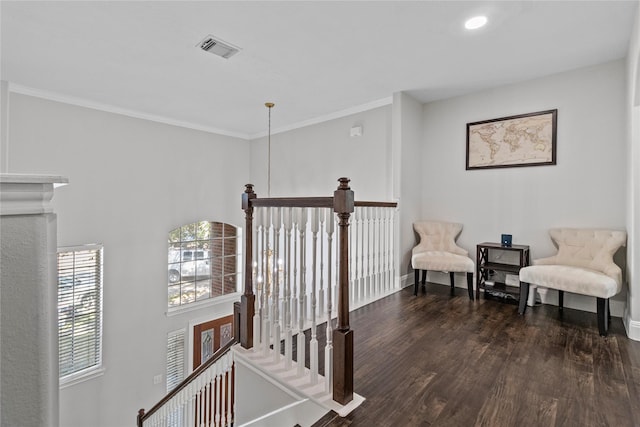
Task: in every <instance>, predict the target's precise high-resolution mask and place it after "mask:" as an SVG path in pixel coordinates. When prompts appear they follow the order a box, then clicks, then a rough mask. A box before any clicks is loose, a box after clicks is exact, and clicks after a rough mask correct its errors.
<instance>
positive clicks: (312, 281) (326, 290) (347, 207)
mask: <svg viewBox="0 0 640 427" xmlns="http://www.w3.org/2000/svg"><path fill="white" fill-rule="evenodd" d="M339 182H340V185H339V186H338V189H337V190H336V191H335V192H334V195H333V197H302V198H258V197H257V195H256V193H255V192H254V191H253V186H252V185H251V184H247V185H246V189H245V192H244V194H243V197H242V208H243V210H244V211H245V219H246V233H245V239H246V241H245V257H246V258H245V268H244V271H245V275H244V293H243V295H242V297H241V303H240V310H239V312H240V315H239V316H240V319H239V324H240V327H239V329H240V333H239V334H240V337H239V341H240V344H241V345H242V347H244V348H247V349H249V348H253V349H254V352H256V353H260V354H262V355H263V356H264V357H267V356H268V355H272V357H273V363H278V362H279V361H280V358H281V351H280V348H281V342H282V343H283V345H284V352H283V353H284V367H285V369H289V368H291V366H292V359H293V356H292V355H293V349H294V347H295V351H296V353H297V357H296V363H297V367H296V376H297V377H302V376H303V375H308V377H309V383H310V384H311V385H315V384H318V382H319V376H318V374H319V371H320V369H321V368H320V360H319V359H320V353H319V349H318V345H319V343H318V335H317V332H318V324H319V323H324V322H325V319H326V346H325V348H324V363H325V365H324V383H325V391H326V392H327V393H332V398H333V400H335V401H336V402H338V403H340V404H342V405H345V404H347V403H348V402H350V401H351V400H352V399H353V331H352V330H351V328H350V325H349V311H350V310H349V308H350V304H354V305H358V306H359V305H364V304H367V303H368V302H370V301H372V300H375V299H377V298H380V297H381V296H384V295H385V294H388V293H390V292H392V291H394V290H396V289H397V288H398V287H399V278H398V276H397V267H396V260H397V258H398V257H397V256H395V253H396V252H395V242H396V230H397V223H396V215H395V212H396V207H397V204H396V203H380V202H355V201H354V193H353V191H351V189H350V187H349V179H348V178H340V179H339ZM254 218H255V219H254ZM350 222H351V224H352V228H351V231H349V225H350ZM336 228H337V236H336V237H337V239H335V240H334V232H335V230H336ZM334 254H335V255H334ZM334 268H335V269H334ZM336 273H337V277H334V274H336ZM325 278H326V279H325ZM336 306H337V313H336V314H337V320H336V323H335V326H334V324H333V320H332V319H333V313H334V312H333V310H334V307H336ZM307 329H309V330H310V331H309V335H310V340H309V343H308V349H309V354H308V355H307V354H305V352H306V347H307V346H306V343H305V339H306V337H305V333H304V331H305V330H307ZM295 335H297V339H295V342H294V338H295ZM272 349H273V350H272ZM305 360H308V366H309V369H308V370H306V369H305Z"/></svg>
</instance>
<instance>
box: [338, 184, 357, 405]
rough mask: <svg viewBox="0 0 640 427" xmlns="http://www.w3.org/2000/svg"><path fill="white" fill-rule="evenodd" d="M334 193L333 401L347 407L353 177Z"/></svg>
mask: <svg viewBox="0 0 640 427" xmlns="http://www.w3.org/2000/svg"><path fill="white" fill-rule="evenodd" d="M338 181H339V182H340V185H339V186H338V189H337V190H336V191H335V192H334V193H333V211H334V212H335V213H336V214H338V228H339V230H338V244H339V248H338V257H339V258H338V260H339V271H338V325H337V327H336V329H334V330H333V400H335V401H336V402H338V403H340V404H341V405H346V404H347V403H349V402H351V401H352V400H353V331H352V330H351V329H349V229H348V228H349V217H350V216H351V212H353V209H354V202H353V191H351V188H350V187H349V178H340V179H339V180H338Z"/></svg>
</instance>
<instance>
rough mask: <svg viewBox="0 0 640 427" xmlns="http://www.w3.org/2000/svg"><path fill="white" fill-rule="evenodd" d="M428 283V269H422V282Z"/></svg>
mask: <svg viewBox="0 0 640 427" xmlns="http://www.w3.org/2000/svg"><path fill="white" fill-rule="evenodd" d="M425 283H427V270H422V284H423V285H424V284H425Z"/></svg>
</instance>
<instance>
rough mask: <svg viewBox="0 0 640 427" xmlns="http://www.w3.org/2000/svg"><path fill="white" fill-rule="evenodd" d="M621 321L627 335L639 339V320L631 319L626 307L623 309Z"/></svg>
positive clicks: (635, 339)
mask: <svg viewBox="0 0 640 427" xmlns="http://www.w3.org/2000/svg"><path fill="white" fill-rule="evenodd" d="M622 323H624V328H625V329H626V331H627V336H628V337H629V338H630V339H632V340H634V341H640V322H638V321H637V320H631V313H629V310H628V309H626V310H625V311H624V316H623V317H622Z"/></svg>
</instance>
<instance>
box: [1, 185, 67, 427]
mask: <svg viewBox="0 0 640 427" xmlns="http://www.w3.org/2000/svg"><path fill="white" fill-rule="evenodd" d="M66 182H68V181H67V179H66V178H63V177H58V176H56V177H52V176H33V175H6V174H3V175H0V214H1V216H0V253H1V256H0V295H1V300H0V390H2V394H1V396H0V416H1V422H0V424H1V425H2V426H26V427H31V426H33V427H36V426H45V425H46V426H51V427H57V426H58V425H59V422H60V421H59V410H58V395H59V388H58V379H59V366H58V302H57V301H58V288H57V282H58V281H57V279H56V274H57V255H56V252H57V238H56V215H55V213H53V208H52V207H51V204H50V202H51V199H52V197H53V188H54V184H59V183H66Z"/></svg>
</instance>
